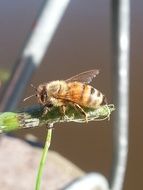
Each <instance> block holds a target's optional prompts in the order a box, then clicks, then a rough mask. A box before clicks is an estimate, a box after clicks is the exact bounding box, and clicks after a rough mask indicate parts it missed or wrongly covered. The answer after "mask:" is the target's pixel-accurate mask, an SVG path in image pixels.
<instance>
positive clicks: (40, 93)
mask: <svg viewBox="0 0 143 190" xmlns="http://www.w3.org/2000/svg"><path fill="white" fill-rule="evenodd" d="M31 87H32V88H34V90H35V94H32V95H31V96H28V97H27V98H25V99H24V100H23V101H26V100H28V99H29V98H32V97H33V96H36V97H37V99H38V102H39V103H40V104H43V105H45V103H46V102H47V100H48V96H47V92H46V88H45V85H42V84H41V85H39V86H38V87H37V88H36V87H35V86H33V85H32V84H31Z"/></svg>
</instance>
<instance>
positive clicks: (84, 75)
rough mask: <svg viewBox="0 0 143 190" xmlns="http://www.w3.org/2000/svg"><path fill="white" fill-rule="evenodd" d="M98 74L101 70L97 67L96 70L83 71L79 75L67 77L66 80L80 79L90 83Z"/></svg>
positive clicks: (79, 80)
mask: <svg viewBox="0 0 143 190" xmlns="http://www.w3.org/2000/svg"><path fill="white" fill-rule="evenodd" d="M98 74H99V70H96V69H95V70H90V71H85V72H83V73H80V74H78V75H75V76H73V77H71V78H69V79H67V80H66V82H74V81H78V82H82V83H87V84H88V83H90V82H91V81H92V79H93V78H94V77H96V75H98Z"/></svg>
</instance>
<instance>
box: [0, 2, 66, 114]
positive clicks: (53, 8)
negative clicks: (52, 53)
mask: <svg viewBox="0 0 143 190" xmlns="http://www.w3.org/2000/svg"><path fill="white" fill-rule="evenodd" d="M69 2H70V0H60V1H59V0H46V1H45V3H44V6H43V9H42V11H41V14H40V15H39V18H38V20H37V22H36V24H35V27H34V29H33V31H32V33H31V35H30V37H29V39H28V41H27V43H26V44H25V47H24V49H23V52H22V55H21V57H20V59H19V60H18V62H17V64H16V65H15V67H14V69H13V71H12V74H11V77H10V80H9V82H8V84H7V86H6V88H5V89H4V92H3V93H2V97H1V98H0V99H1V104H0V111H6V110H12V109H13V108H15V107H16V105H17V103H18V101H19V99H20V97H21V94H22V92H23V91H24V88H25V86H26V84H27V82H28V81H29V79H30V77H31V75H32V73H33V71H34V70H35V69H36V68H37V66H38V65H39V64H40V63H41V61H42V59H43V57H44V55H45V53H46V51H47V48H48V47H49V45H50V42H51V40H52V38H53V36H54V33H55V31H56V29H57V27H58V24H59V23H60V21H61V19H62V16H63V14H64V12H65V10H66V8H67V6H68V4H69Z"/></svg>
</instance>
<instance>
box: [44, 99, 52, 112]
mask: <svg viewBox="0 0 143 190" xmlns="http://www.w3.org/2000/svg"><path fill="white" fill-rule="evenodd" d="M52 107H53V104H52V103H51V102H50V101H49V102H47V103H46V104H44V108H43V116H44V115H46V114H47V113H48V111H50V110H51V108H52Z"/></svg>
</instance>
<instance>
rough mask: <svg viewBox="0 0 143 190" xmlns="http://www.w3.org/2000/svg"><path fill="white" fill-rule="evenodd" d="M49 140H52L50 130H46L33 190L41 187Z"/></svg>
mask: <svg viewBox="0 0 143 190" xmlns="http://www.w3.org/2000/svg"><path fill="white" fill-rule="evenodd" d="M51 125H52V124H51ZM50 127H52V126H50ZM51 138H52V128H51V129H48V132H47V138H46V142H45V146H44V149H43V152H42V157H41V161H40V165H39V169H38V174H37V179H36V187H35V190H40V187H41V180H42V175H43V169H44V166H45V163H46V158H47V154H48V150H49V147H50V144H51Z"/></svg>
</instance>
